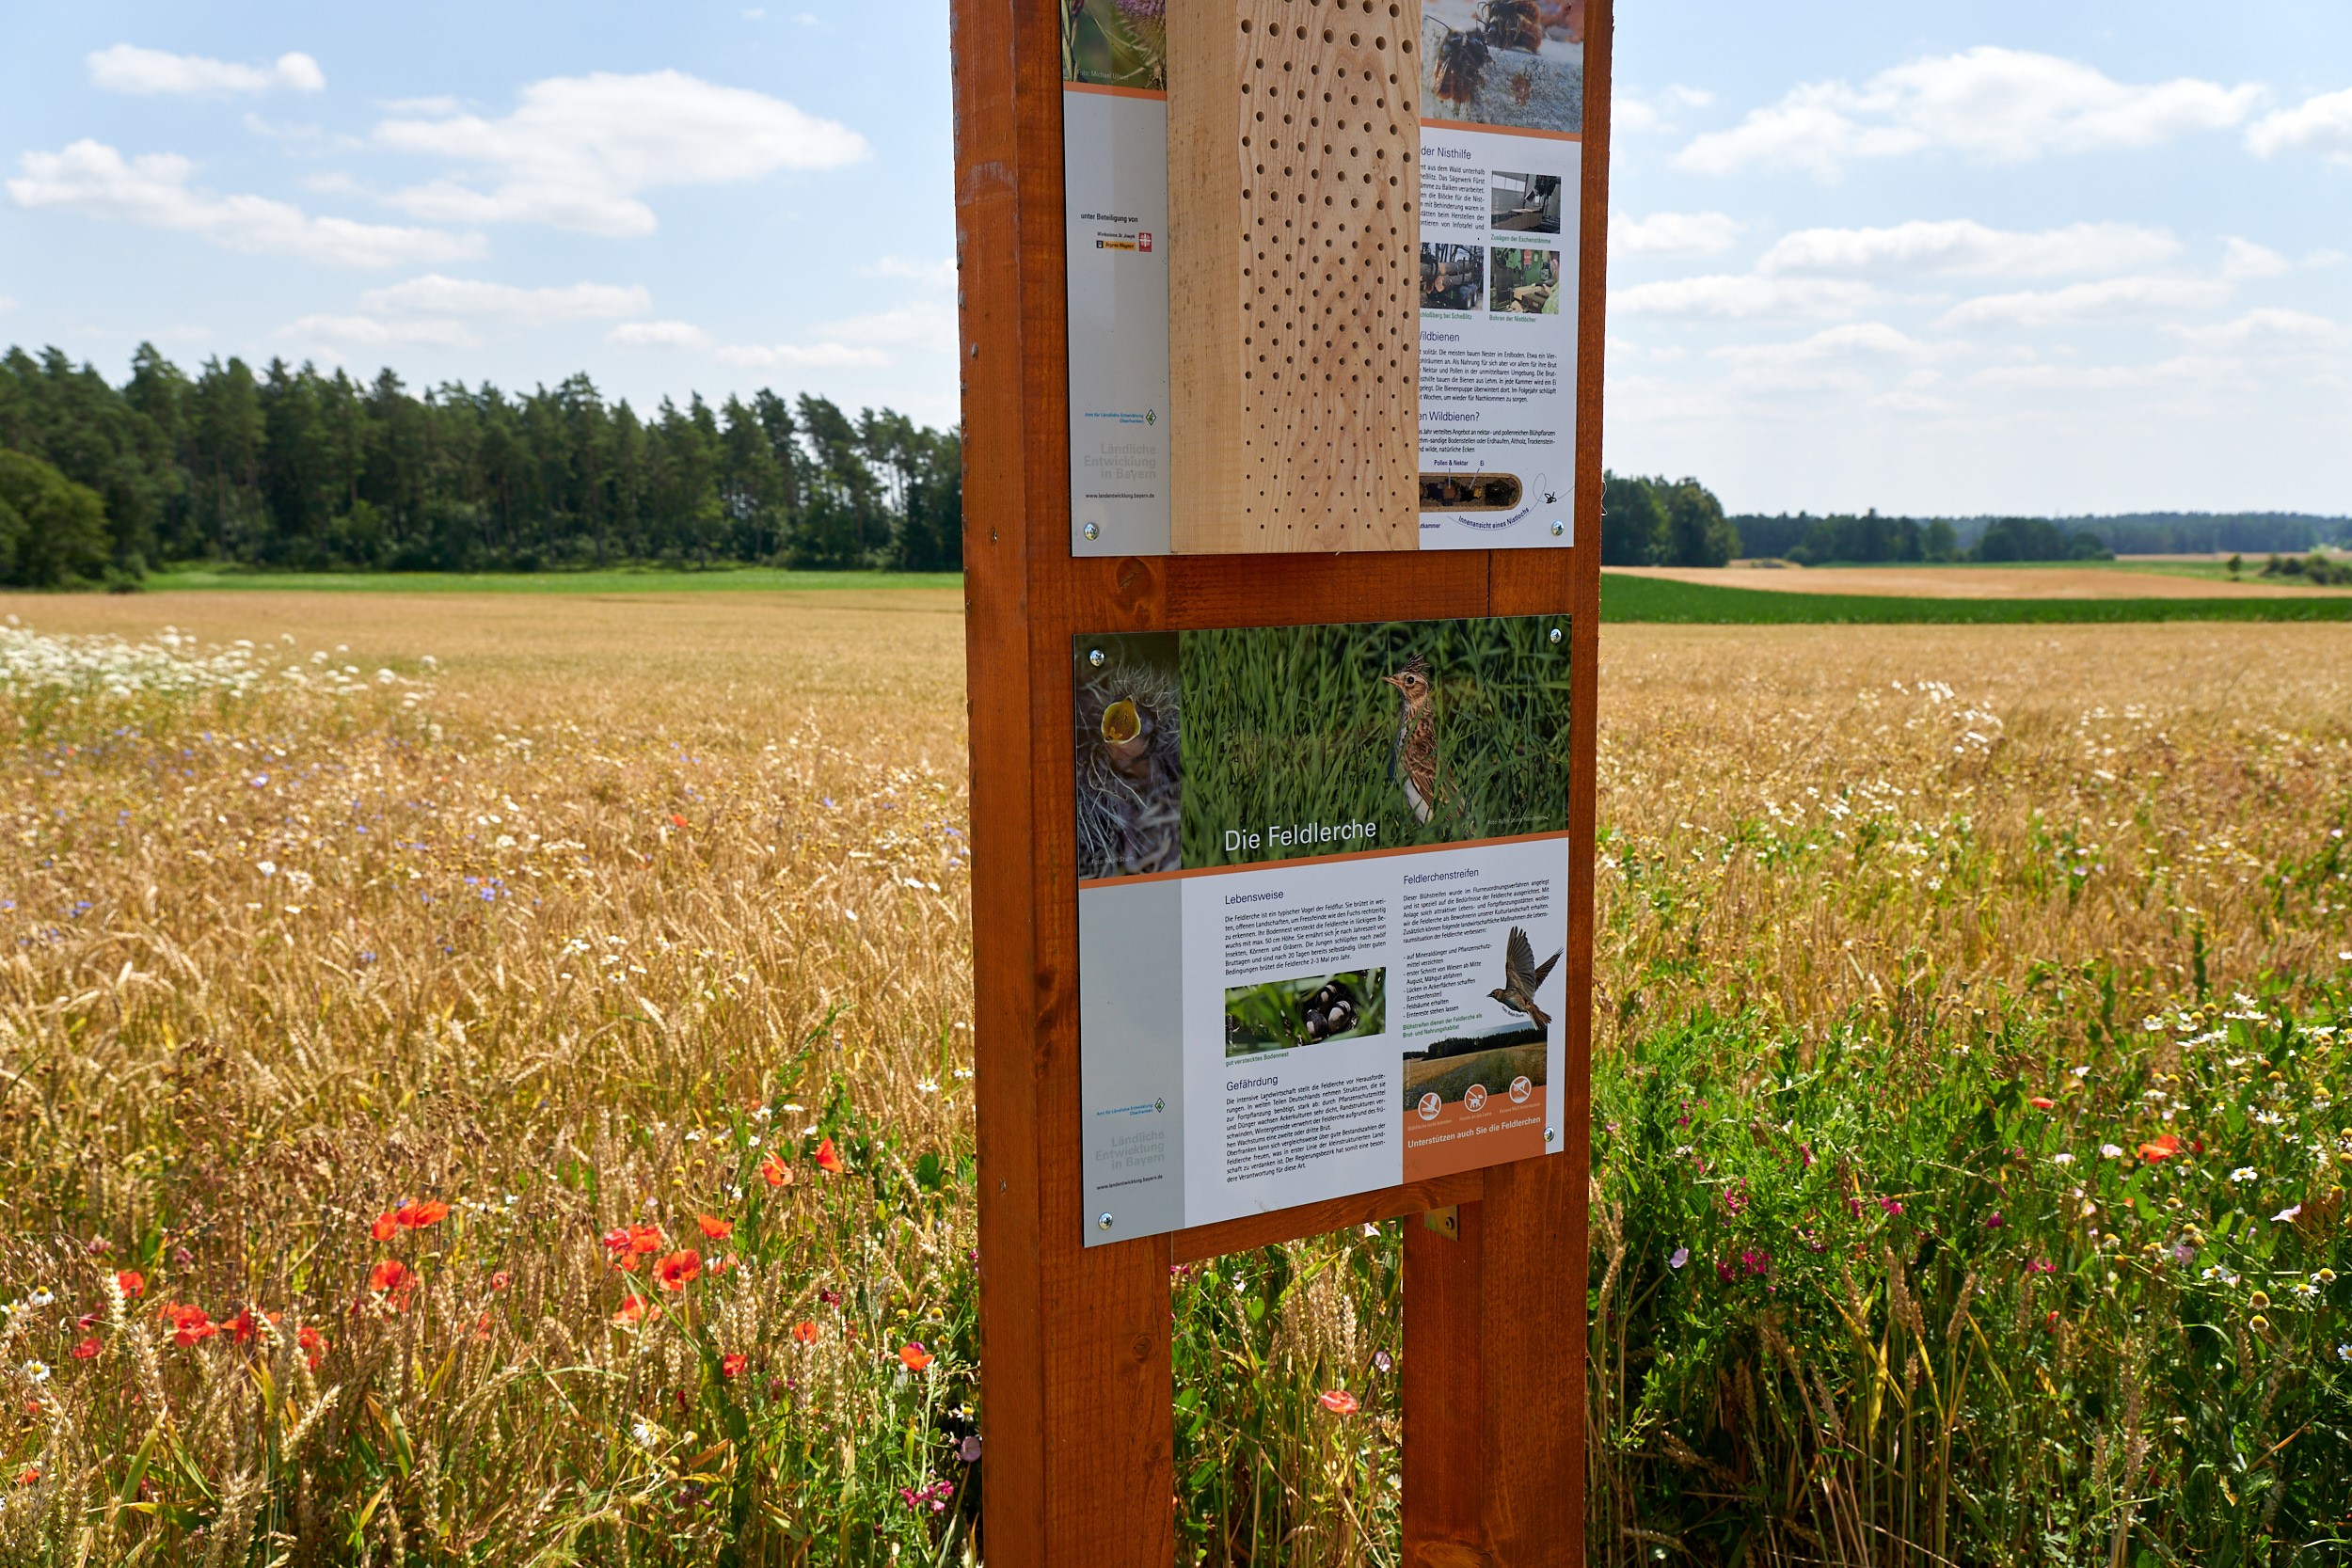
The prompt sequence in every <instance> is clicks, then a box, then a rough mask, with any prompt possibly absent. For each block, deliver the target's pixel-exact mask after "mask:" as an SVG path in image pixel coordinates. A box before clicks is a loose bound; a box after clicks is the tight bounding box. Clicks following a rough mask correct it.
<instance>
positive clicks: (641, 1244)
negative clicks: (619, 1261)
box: [628, 1225, 661, 1256]
mask: <svg viewBox="0 0 2352 1568" xmlns="http://www.w3.org/2000/svg"><path fill="white" fill-rule="evenodd" d="M628 1250H629V1251H631V1252H634V1253H637V1254H640V1255H641V1256H642V1255H643V1254H645V1253H649V1252H660V1250H661V1227H660V1226H658V1225H632V1226H630V1227H628Z"/></svg>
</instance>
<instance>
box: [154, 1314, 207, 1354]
mask: <svg viewBox="0 0 2352 1568" xmlns="http://www.w3.org/2000/svg"><path fill="white" fill-rule="evenodd" d="M155 1318H156V1321H157V1322H158V1323H163V1324H165V1325H166V1326H167V1327H168V1328H169V1329H170V1330H171V1342H172V1343H173V1344H175V1345H178V1346H179V1347H180V1348H181V1349H182V1350H191V1349H194V1348H195V1346H196V1345H197V1344H198V1342H199V1341H200V1340H205V1339H209V1338H212V1337H213V1336H214V1335H215V1334H218V1333H219V1332H220V1325H219V1324H218V1323H215V1322H213V1320H212V1318H211V1316H210V1315H209V1314H207V1313H206V1312H205V1310H204V1308H202V1307H183V1306H180V1305H179V1304H177V1303H172V1302H167V1303H166V1304H165V1306H164V1307H163V1310H161V1311H160V1312H157V1313H156V1314H155Z"/></svg>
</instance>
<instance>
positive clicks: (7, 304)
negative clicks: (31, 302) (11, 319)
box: [0, 294, 16, 315]
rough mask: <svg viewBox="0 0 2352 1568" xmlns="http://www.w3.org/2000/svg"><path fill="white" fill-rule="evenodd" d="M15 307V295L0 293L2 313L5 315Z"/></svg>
mask: <svg viewBox="0 0 2352 1568" xmlns="http://www.w3.org/2000/svg"><path fill="white" fill-rule="evenodd" d="M13 309H16V299H15V296H14V295H11V294H0V315H5V314H6V313H7V312H8V311H10V310H13Z"/></svg>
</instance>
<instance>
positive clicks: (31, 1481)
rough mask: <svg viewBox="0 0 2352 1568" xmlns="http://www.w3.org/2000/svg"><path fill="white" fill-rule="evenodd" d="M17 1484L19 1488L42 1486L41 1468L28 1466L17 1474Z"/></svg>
mask: <svg viewBox="0 0 2352 1568" xmlns="http://www.w3.org/2000/svg"><path fill="white" fill-rule="evenodd" d="M16 1483H17V1484H18V1485H19V1486H39V1485H40V1465H26V1466H25V1467H24V1469H22V1470H20V1471H18V1472H17V1476H16Z"/></svg>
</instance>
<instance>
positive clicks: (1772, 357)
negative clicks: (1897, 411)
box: [1714, 322, 1957, 365]
mask: <svg viewBox="0 0 2352 1568" xmlns="http://www.w3.org/2000/svg"><path fill="white" fill-rule="evenodd" d="M1956 347H1957V345H1953V344H1935V343H1924V342H1921V341H1919V340H1918V339H1916V338H1914V337H1911V336H1910V335H1908V334H1906V333H1903V332H1900V331H1898V330H1897V329H1896V328H1894V327H1892V326H1889V325H1886V323H1884V322H1850V323H1848V324H1846V325H1843V326H1831V327H1824V328H1822V329H1821V330H1820V331H1819V332H1816V333H1814V334H1813V335H1812V336H1811V337H1809V338H1803V339H1800V340H1798V341H1795V342H1793V343H1739V344H1732V345H1727V346H1725V347H1723V348H1719V349H1716V350H1715V351H1714V357H1716V358H1719V359H1728V360H1730V361H1731V362H1732V363H1733V364H1736V365H1790V364H1809V363H1818V362H1820V361H1821V360H1828V359H1850V358H1855V357H1858V356H1865V355H1878V356H1893V357H1896V358H1901V359H1924V358H1929V357H1932V356H1937V355H1941V354H1947V353H1950V352H1953V351H1954V350H1955V348H1956Z"/></svg>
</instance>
